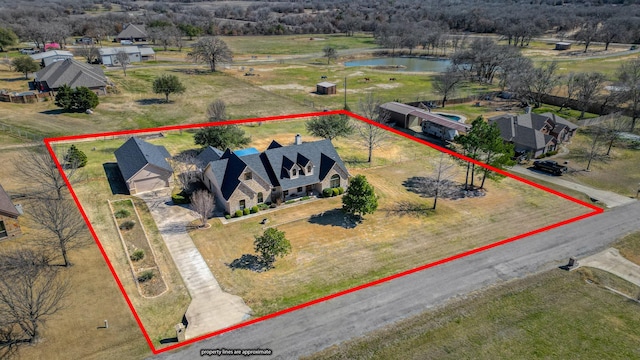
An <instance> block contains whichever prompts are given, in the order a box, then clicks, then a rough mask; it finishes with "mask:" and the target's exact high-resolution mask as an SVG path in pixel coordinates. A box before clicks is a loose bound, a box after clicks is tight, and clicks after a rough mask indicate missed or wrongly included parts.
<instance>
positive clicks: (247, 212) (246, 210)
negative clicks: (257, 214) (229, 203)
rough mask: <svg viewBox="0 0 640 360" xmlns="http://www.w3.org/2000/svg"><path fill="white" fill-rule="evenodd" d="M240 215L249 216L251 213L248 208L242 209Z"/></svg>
mask: <svg viewBox="0 0 640 360" xmlns="http://www.w3.org/2000/svg"><path fill="white" fill-rule="evenodd" d="M242 213H243V214H244V215H249V214H250V213H251V210H250V209H249V208H244V210H243V211H242Z"/></svg>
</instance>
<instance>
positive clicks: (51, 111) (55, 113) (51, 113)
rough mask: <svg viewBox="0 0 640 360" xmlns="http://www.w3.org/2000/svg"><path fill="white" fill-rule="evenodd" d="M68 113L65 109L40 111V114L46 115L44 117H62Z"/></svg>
mask: <svg viewBox="0 0 640 360" xmlns="http://www.w3.org/2000/svg"><path fill="white" fill-rule="evenodd" d="M66 112H67V111H66V110H64V109H52V110H45V111H40V114H44V115H60V114H63V113H66Z"/></svg>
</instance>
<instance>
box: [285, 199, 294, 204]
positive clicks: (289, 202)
mask: <svg viewBox="0 0 640 360" xmlns="http://www.w3.org/2000/svg"><path fill="white" fill-rule="evenodd" d="M294 202H296V200H294V199H291V200H287V201H285V204H293V203H294Z"/></svg>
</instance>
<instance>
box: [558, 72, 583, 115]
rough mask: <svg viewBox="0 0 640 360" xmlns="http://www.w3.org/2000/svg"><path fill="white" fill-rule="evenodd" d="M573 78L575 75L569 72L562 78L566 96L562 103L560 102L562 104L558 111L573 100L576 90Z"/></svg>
mask: <svg viewBox="0 0 640 360" xmlns="http://www.w3.org/2000/svg"><path fill="white" fill-rule="evenodd" d="M575 77H576V73H573V72H571V73H569V74H568V75H567V76H566V77H565V78H564V81H563V82H564V84H565V85H566V86H567V96H566V97H565V98H564V101H563V102H562V104H560V109H559V110H558V111H562V109H564V108H565V107H566V106H567V104H568V103H569V102H570V101H571V100H574V99H575V96H576V92H577V89H578V86H577V82H576V81H575ZM561 81H562V80H561Z"/></svg>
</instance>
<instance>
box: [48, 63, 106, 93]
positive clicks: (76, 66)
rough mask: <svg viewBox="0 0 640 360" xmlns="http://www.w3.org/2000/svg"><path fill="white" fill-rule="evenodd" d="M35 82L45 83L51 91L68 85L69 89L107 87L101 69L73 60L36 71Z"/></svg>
mask: <svg viewBox="0 0 640 360" xmlns="http://www.w3.org/2000/svg"><path fill="white" fill-rule="evenodd" d="M36 81H40V82H46V83H47V85H48V86H49V88H51V89H57V88H59V87H61V86H62V85H64V84H67V85H69V86H70V87H71V88H76V87H79V86H85V87H88V88H97V87H105V86H107V78H106V77H105V76H104V72H103V71H102V68H100V67H99V66H92V65H89V64H85V63H81V62H79V61H76V60H73V59H66V60H63V61H57V62H54V63H53V64H51V65H49V66H47V67H45V68H44V69H42V70H40V71H38V72H37V73H36Z"/></svg>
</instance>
